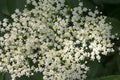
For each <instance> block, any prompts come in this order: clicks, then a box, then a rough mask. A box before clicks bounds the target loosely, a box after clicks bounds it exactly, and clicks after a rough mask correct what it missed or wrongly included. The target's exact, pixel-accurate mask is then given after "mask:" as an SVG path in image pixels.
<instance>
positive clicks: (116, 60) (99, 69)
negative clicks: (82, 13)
mask: <svg viewBox="0 0 120 80" xmlns="http://www.w3.org/2000/svg"><path fill="white" fill-rule="evenodd" d="M82 1H83V3H84V6H85V7H87V8H90V9H92V10H94V9H95V7H96V6H98V9H99V11H101V12H103V15H105V16H108V18H107V20H106V21H107V22H111V23H112V25H113V29H112V34H115V33H118V37H120V0H82ZM66 2H67V4H69V5H70V6H71V7H75V6H76V5H77V3H78V1H77V0H66ZM25 3H26V0H0V20H2V19H3V18H6V17H7V18H10V15H11V14H12V13H14V10H15V9H16V8H18V9H20V11H22V10H23V9H24V5H25ZM112 42H114V43H115V45H114V49H115V52H114V53H110V54H109V55H107V56H102V59H101V62H100V63H99V62H97V61H94V62H93V61H91V62H89V63H88V65H89V66H90V71H89V72H88V74H87V75H88V77H87V80H120V54H119V53H120V51H119V50H118V47H120V40H117V39H114V40H112ZM0 80H10V75H9V74H8V73H0ZM17 80H42V74H41V73H35V75H33V76H30V77H29V78H28V77H26V76H23V77H21V78H18V79H17Z"/></svg>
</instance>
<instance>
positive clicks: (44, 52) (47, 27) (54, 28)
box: [0, 0, 114, 80]
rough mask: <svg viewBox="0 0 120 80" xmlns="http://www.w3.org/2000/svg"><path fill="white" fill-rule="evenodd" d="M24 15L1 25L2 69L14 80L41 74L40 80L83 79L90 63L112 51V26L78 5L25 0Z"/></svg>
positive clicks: (16, 16)
mask: <svg viewBox="0 0 120 80" xmlns="http://www.w3.org/2000/svg"><path fill="white" fill-rule="evenodd" d="M27 5H32V6H33V7H34V8H33V9H28V8H27V7H29V6H27V7H26V8H25V9H24V10H23V12H20V11H19V10H18V9H16V10H15V13H14V14H12V15H11V19H4V20H3V21H1V22H0V33H1V34H0V71H1V72H9V73H10V74H11V77H12V80H15V79H16V77H21V76H23V75H26V76H30V75H33V74H34V73H35V72H42V73H43V79H44V80H75V79H80V80H84V79H85V78H86V73H87V71H88V70H89V67H88V66H86V64H87V61H88V60H98V61H100V59H101V55H107V53H109V52H113V49H112V47H113V43H111V40H110V38H112V37H113V36H114V35H111V29H112V26H111V25H110V24H108V23H106V22H105V20H106V17H105V16H102V15H101V14H100V12H99V11H98V10H97V9H96V10H95V11H94V12H93V11H91V10H89V9H87V8H85V7H83V4H82V2H79V5H78V6H77V7H74V8H71V7H69V5H67V4H66V0H39V1H35V0H27Z"/></svg>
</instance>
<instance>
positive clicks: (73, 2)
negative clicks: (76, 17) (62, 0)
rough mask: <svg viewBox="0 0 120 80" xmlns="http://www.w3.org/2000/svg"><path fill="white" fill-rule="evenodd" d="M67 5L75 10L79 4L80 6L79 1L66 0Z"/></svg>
mask: <svg viewBox="0 0 120 80" xmlns="http://www.w3.org/2000/svg"><path fill="white" fill-rule="evenodd" d="M66 4H67V5H68V6H69V7H71V8H74V7H77V6H78V4H79V1H78V0H66Z"/></svg>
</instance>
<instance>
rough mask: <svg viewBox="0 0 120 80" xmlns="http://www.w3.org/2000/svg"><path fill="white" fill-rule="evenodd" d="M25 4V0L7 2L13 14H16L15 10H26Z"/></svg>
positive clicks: (8, 0)
mask: <svg viewBox="0 0 120 80" xmlns="http://www.w3.org/2000/svg"><path fill="white" fill-rule="evenodd" d="M25 3H26V1H25V0H12V1H11V0H7V6H8V10H9V12H10V13H11V14H12V13H14V11H15V9H19V10H20V11H22V10H23V9H24V6H25Z"/></svg>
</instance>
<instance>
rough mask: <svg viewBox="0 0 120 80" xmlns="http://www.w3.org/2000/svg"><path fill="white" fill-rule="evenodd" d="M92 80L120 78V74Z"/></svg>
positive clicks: (116, 79)
mask: <svg viewBox="0 0 120 80" xmlns="http://www.w3.org/2000/svg"><path fill="white" fill-rule="evenodd" d="M91 80H120V75H111V76H105V77H101V78H97V79H91Z"/></svg>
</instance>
